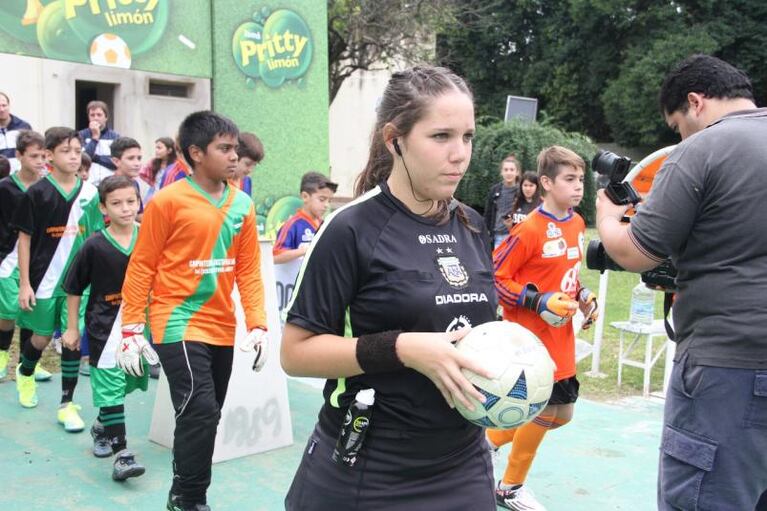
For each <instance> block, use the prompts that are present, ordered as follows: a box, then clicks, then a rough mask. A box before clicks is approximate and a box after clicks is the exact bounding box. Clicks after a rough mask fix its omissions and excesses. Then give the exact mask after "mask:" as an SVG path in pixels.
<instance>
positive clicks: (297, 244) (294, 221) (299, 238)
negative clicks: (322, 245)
mask: <svg viewBox="0 0 767 511" xmlns="http://www.w3.org/2000/svg"><path fill="white" fill-rule="evenodd" d="M337 189H338V185H337V184H336V183H333V182H332V181H330V180H329V179H328V178H327V177H325V176H323V175H322V174H320V173H319V172H307V173H306V174H304V175H303V176H302V177H301V200H303V201H304V205H303V207H301V209H299V210H298V211H297V212H296V214H295V215H293V216H292V217H290V218H289V219H288V221H287V222H285V224H284V225H283V226H282V227H280V230H279V231H278V232H277V241H276V242H275V243H274V248H273V249H272V255H274V263H275V264H284V263H287V262H290V261H292V260H294V259H297V258H299V257H303V255H304V254H305V253H306V250H307V249H308V248H309V245H310V244H311V243H312V239H313V238H314V235H315V234H316V233H317V229H319V228H320V223H322V218H323V216H325V213H326V212H327V210H328V207H330V199H332V198H333V194H334V193H336V190H337Z"/></svg>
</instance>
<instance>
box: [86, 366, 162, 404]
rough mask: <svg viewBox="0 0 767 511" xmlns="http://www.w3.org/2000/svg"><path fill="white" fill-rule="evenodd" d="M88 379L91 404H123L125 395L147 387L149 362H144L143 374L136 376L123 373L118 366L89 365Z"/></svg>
mask: <svg viewBox="0 0 767 511" xmlns="http://www.w3.org/2000/svg"><path fill="white" fill-rule="evenodd" d="M90 379H91V391H92V394H93V406H95V407H97V408H101V407H104V406H118V405H121V404H124V403H125V396H127V395H128V394H130V393H131V392H133V391H134V390H136V389H139V390H143V391H146V389H147V388H148V387H149V364H147V363H146V362H144V375H143V376H140V377H138V378H136V377H135V376H130V375H128V374H125V373H124V372H123V370H122V369H120V368H119V367H112V368H109V369H100V368H98V367H91V377H90Z"/></svg>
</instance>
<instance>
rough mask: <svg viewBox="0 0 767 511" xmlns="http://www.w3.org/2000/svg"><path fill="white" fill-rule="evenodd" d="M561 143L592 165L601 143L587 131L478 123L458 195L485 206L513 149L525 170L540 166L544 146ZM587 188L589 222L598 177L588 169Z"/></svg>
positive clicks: (478, 206) (585, 204)
mask: <svg viewBox="0 0 767 511" xmlns="http://www.w3.org/2000/svg"><path fill="white" fill-rule="evenodd" d="M551 145H561V146H564V147H567V148H569V149H572V150H573V151H575V152H576V153H578V154H579V155H580V156H581V158H583V159H584V160H585V161H586V165H587V167H590V164H591V159H592V158H593V157H594V154H595V153H596V152H597V146H596V145H595V144H594V143H593V142H592V141H591V140H590V139H589V138H588V137H586V136H585V135H581V134H580V133H568V132H564V131H561V130H559V129H557V128H553V127H551V126H546V125H543V124H539V123H535V122H533V123H531V122H527V121H518V120H514V121H511V122H508V123H504V122H494V123H489V124H486V125H481V124H480V125H478V126H477V133H476V135H475V137H474V153H473V155H472V157H471V165H470V166H469V171H468V172H467V173H466V176H464V178H463V180H462V181H461V185H460V186H459V187H458V192H457V193H456V196H457V197H458V198H459V199H460V200H461V201H463V202H465V203H466V204H468V205H470V206H471V207H473V208H475V209H478V210H480V211H481V210H483V209H484V207H485V199H486V197H487V192H488V190H489V189H490V187H491V186H492V185H493V184H494V183H497V182H498V181H500V176H499V174H498V165H499V163H500V162H501V160H502V159H503V158H504V157H505V156H506V155H508V154H509V153H513V154H514V155H515V156H516V157H517V159H518V160H519V161H520V163H521V164H522V168H523V169H524V170H532V171H535V170H536V164H535V160H536V157H537V156H538V153H539V152H540V151H541V149H543V148H544V147H548V146H551ZM586 172H587V176H586V177H587V179H586V187H585V188H586V189H585V191H584V197H583V201H582V202H581V210H582V212H583V214H584V216H585V217H586V221H587V222H588V223H589V225H592V224H593V221H594V191H595V187H594V179H593V175H592V173H591V171H590V170H587V171H586Z"/></svg>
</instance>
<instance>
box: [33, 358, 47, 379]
mask: <svg viewBox="0 0 767 511" xmlns="http://www.w3.org/2000/svg"><path fill="white" fill-rule="evenodd" d="M34 376H35V381H48V380H50V379H51V373H50V372H49V371H46V370H45V368H44V367H43V366H42V364H40V362H38V363H37V365H36V366H35V374H34Z"/></svg>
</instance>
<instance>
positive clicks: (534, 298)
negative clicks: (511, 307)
mask: <svg viewBox="0 0 767 511" xmlns="http://www.w3.org/2000/svg"><path fill="white" fill-rule="evenodd" d="M540 301H541V295H540V294H539V293H538V288H537V287H535V285H534V284H528V285H526V286H525V288H524V289H523V290H522V307H524V308H526V309H530V310H532V311H537V310H538V303H539V302H540Z"/></svg>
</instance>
